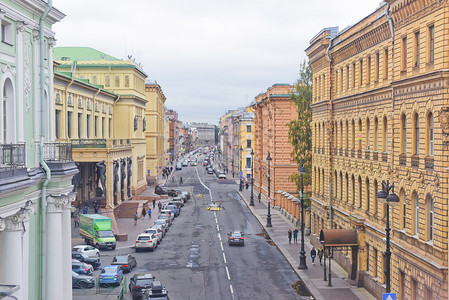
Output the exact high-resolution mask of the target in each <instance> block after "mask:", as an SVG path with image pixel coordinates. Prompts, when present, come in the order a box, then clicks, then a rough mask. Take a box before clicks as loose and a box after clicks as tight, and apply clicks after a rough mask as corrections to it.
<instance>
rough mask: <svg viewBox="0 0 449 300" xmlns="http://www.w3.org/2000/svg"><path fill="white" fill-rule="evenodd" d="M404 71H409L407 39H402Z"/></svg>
mask: <svg viewBox="0 0 449 300" xmlns="http://www.w3.org/2000/svg"><path fill="white" fill-rule="evenodd" d="M401 55H402V59H401V63H402V66H401V67H402V70H403V71H405V70H406V69H407V37H403V38H402V53H401Z"/></svg>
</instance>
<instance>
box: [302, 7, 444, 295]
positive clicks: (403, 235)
mask: <svg viewBox="0 0 449 300" xmlns="http://www.w3.org/2000/svg"><path fill="white" fill-rule="evenodd" d="M448 13H449V5H448V2H447V1H424V0H416V1H409V0H407V1H406V0H398V1H394V0H389V1H386V3H383V4H382V5H381V6H380V7H378V8H377V9H376V10H375V11H374V12H373V13H372V14H370V15H368V16H366V17H365V18H364V19H362V20H361V21H360V22H358V23H356V24H355V25H353V26H351V27H349V28H346V29H344V30H342V31H340V32H338V28H336V27H332V28H326V29H323V30H322V31H321V32H320V33H319V34H318V35H316V36H315V37H314V38H313V39H312V40H311V42H310V46H309V47H308V48H307V50H306V53H307V55H308V56H309V59H310V61H311V63H312V67H313V80H314V91H313V104H312V109H313V118H312V128H313V168H312V169H313V174H312V179H313V197H312V207H311V213H312V238H311V240H312V241H314V242H315V243H318V238H317V236H318V234H319V231H320V229H323V228H330V227H331V228H353V229H356V230H357V233H358V239H359V241H358V242H359V249H358V257H357V259H356V261H357V266H356V268H357V278H356V280H357V281H358V282H359V283H361V284H363V285H364V286H365V288H366V289H368V290H369V291H370V292H371V293H372V294H373V295H375V296H376V297H377V299H380V298H381V293H382V292H384V291H385V280H386V278H385V273H384V271H385V250H386V249H385V248H386V245H385V241H384V239H385V228H386V207H385V205H384V204H380V203H378V201H377V199H376V194H377V192H378V190H379V189H380V187H381V182H382V181H383V180H390V183H391V182H394V185H395V189H394V192H395V193H396V194H397V195H398V196H399V198H400V203H399V205H398V206H397V207H395V208H390V226H391V227H392V230H391V251H392V256H391V290H392V292H396V293H398V299H447V298H448V276H447V275H448V274H447V266H448V256H447V250H448V205H447V203H448V184H447V183H448V170H447V167H448V156H447V154H448V152H447V151H448V145H449V144H448V141H449V101H448V87H449V81H448V77H449V72H448V67H449V56H448V55H447V51H448V40H449V33H448V23H447V14H448ZM334 259H335V260H337V261H339V262H340V263H341V264H342V265H344V266H345V267H346V268H347V269H348V270H349V269H350V268H351V267H353V266H352V265H351V259H352V257H351V253H349V252H337V251H335V252H334Z"/></svg>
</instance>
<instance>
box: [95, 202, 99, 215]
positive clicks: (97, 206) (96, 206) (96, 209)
mask: <svg viewBox="0 0 449 300" xmlns="http://www.w3.org/2000/svg"><path fill="white" fill-rule="evenodd" d="M99 208H100V206H99V205H98V203H95V204H94V210H95V213H96V214H98V210H99Z"/></svg>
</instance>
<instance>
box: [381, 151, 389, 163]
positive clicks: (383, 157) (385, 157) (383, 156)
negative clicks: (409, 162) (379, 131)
mask: <svg viewBox="0 0 449 300" xmlns="http://www.w3.org/2000/svg"><path fill="white" fill-rule="evenodd" d="M387 159H388V153H387V152H382V162H387Z"/></svg>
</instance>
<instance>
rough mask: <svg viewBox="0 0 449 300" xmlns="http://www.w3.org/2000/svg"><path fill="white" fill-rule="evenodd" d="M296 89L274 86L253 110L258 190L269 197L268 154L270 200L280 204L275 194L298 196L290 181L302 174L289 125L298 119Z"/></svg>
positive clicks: (262, 95) (255, 187) (257, 99)
mask: <svg viewBox="0 0 449 300" xmlns="http://www.w3.org/2000/svg"><path fill="white" fill-rule="evenodd" d="M292 89H293V87H292V86H291V85H289V84H274V85H273V86H272V87H270V88H268V90H267V92H265V93H263V94H259V95H258V96H256V98H255V101H254V102H255V103H254V105H253V106H252V108H253V109H254V114H255V119H254V189H255V191H257V192H258V193H262V194H263V195H264V196H265V197H266V196H268V180H267V174H268V163H267V159H266V158H267V156H268V152H269V153H270V156H271V158H272V161H271V163H270V165H271V169H270V176H271V183H270V196H271V198H272V199H273V203H272V204H273V205H274V206H278V205H279V203H276V198H275V197H276V195H277V194H275V193H274V192H275V191H278V190H282V191H287V192H289V193H292V194H294V193H296V192H297V190H296V185H295V184H294V183H293V182H291V181H290V180H289V179H288V177H289V176H290V175H292V174H293V173H295V172H296V173H297V172H298V165H297V164H296V162H295V161H293V160H292V159H291V156H290V153H291V152H292V145H291V144H290V143H289V141H288V126H287V124H288V123H289V122H290V121H291V120H294V119H297V115H298V113H297V110H296V107H295V104H294V103H293V102H292V101H290V93H291V90H292Z"/></svg>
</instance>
